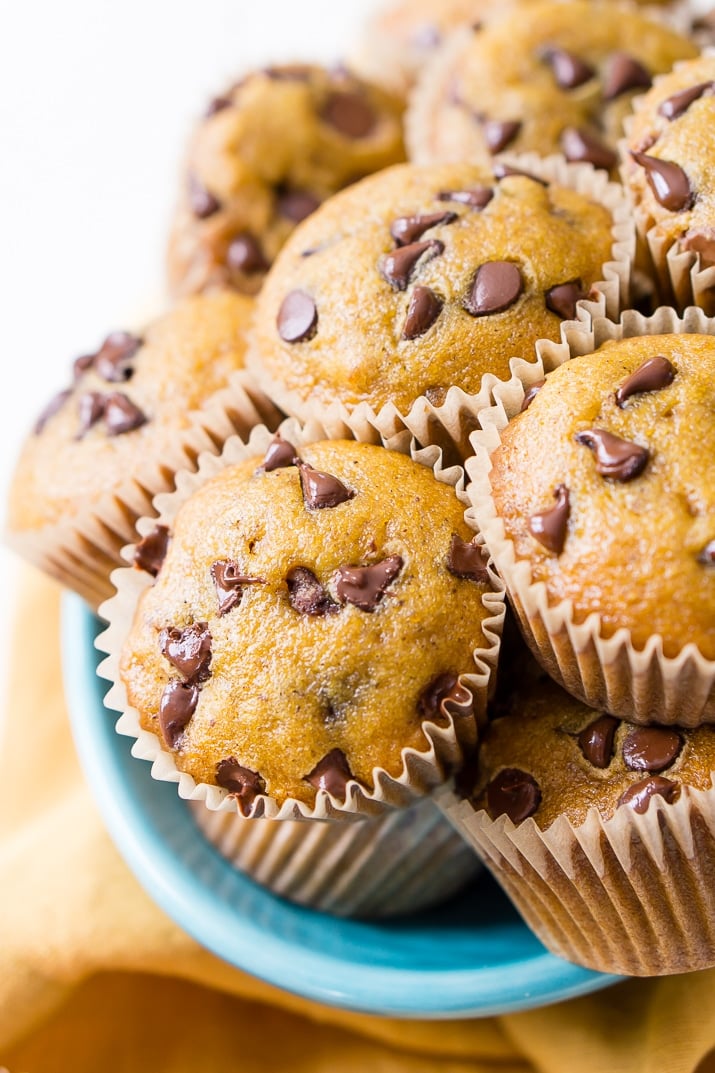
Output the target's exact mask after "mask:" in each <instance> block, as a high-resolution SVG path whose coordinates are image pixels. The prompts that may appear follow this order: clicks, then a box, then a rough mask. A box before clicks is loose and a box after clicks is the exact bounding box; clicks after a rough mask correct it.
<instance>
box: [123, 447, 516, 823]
mask: <svg viewBox="0 0 715 1073" xmlns="http://www.w3.org/2000/svg"><path fill="white" fill-rule="evenodd" d="M252 442H255V441H252ZM229 448H233V449H234V450H235V451H237V452H238V456H235V455H234V456H232V455H231V453H230V450H229ZM432 457H434V456H432ZM234 458H237V460H233V459H234ZM456 474H457V471H456V470H453V471H451V476H452V479H456ZM181 487H182V491H181V492H177V493H176V495H175V496H174V497H165V503H164V507H165V509H164V515H163V517H162V518H161V524H163V525H164V526H165V533H164V537H165V538H166V537H167V536H168V539H165V540H164V541H163V543H164V547H165V557H164V558H163V562H162V564H161V565H160V566H159V567H158V569H157V570H152V575H153V574H156V577H155V579H154V578H153V576H152V577H148V576H147V575H146V574H143V575H142V576H143V578H144V581H143V582H141V581H139V582H137V580H136V578H137V571H136V569H134V568H132V567H129V568H127V569H126V570H124V571H119V572H118V575H120V576H118V579H117V588H118V594H117V597H116V598H115V599H114V600H113V601H110V602H109V604H107V605H105V606H106V615H107V619H108V621H109V623H110V630H109V631H108V636H109V638H110V639H109V640H108V641H106V642H105V644H104V647H105V650H106V651H108V652H110V653H111V654H112V656H113V662H112V667H111V668H110V670H109V671H107V672H106V674H107V676H108V677H110V678H111V679H112V680H113V681H114V682H115V686H116V687H117V688H118V689H120V690H121V699H120V700H119V701H118V702H116V701H115V702H113V706H115V707H116V708H117V709H118V710H120V711H124V710H126V711H128V712H130V713H131V718H132V719H133V720H135V721H136V726H135V727H134V729H133V730H132V731H131V732H132V733H133V734H134V736H137V737H139V736H141V730H140V727H141V728H143V729H144V730H145V731H149V732H150V733H151V735H152V740H153V741H154V742H155V749H156V754H155V757H156V755H159V753H158V746H159V743H161V747H162V754H161V755H162V764H164V765H165V766H166V765H169V766H170V768H171V771H170V776H169V777H172V778H180V779H184V780H186V779H187V778H188V776H190V777H191V778H190V780H189V782H187V784H186V785H187V787H189V786H190V787H191V789H190V790H189V789H186V790H185V793H186V794H188V795H189V796H194V797H195V796H197V794H199V793H204V792H206V791H208V793H207V803H208V804H209V807H214V808H217V807H222V806H224V807H225V802H226V799H227V798H228V797H230V801H229V802H228V804H229V805H231V807H233V808H234V810H235V809H236V808H237V809H238V810H239V811H241V812H243V813H244V814H251V815H254V816H256V815H263V814H267V815H276V814H279V815H280V816H281V817H282V818H290V817H294V816H295V815H296V809H297V810H298V811H297V815H299V816H300V815H306V814H311V815H312V814H313V810H314V809H316V807H318V806H319V808H318V811H319V813H320V815H323V814H324V813H325V810H326V809H327V810H328V813H330V812H333V813H335V812H337V813H340V812H343V813H345V812H352V813H354V812H355V811H358V812H364V811H372V812H375V811H381V810H383V809H384V807H385V805H386V803H387V804H390V803H393V804H394V803H395V802H398V803H404V802H405V801H414V799H415V796H416V795H417V796H419V795H421V794H425V793H428V792H429V791H430V790H431V789H432V788H433V787H434V785H436V784H437V783H439V782H442V781H444V779H445V778H446V771H447V769H448V768H449V767H451V766H453V765H454V764H457V763H459V762H460V760H461V758H462V756H463V749H464V748H465V747H467V746H468V745H470V744H471V743H473V741H474V734H475V720H476V717H477V716H478V715H479V713H480V711H481V712H483V710H484V705H485V702H486V697H487V693H488V689H489V687H490V681H491V670H490V668H491V667H492V666H493V664H494V663H495V661H496V655H497V651H498V630H499V629H500V624H501V620H502V618H503V600H502V596H501V593H500V592H499V591H496V592H495V589H497V590H498V589H499V583H498V581H497V579H496V577H495V575H494V576H491V577H490V575H489V573H488V572H487V569H486V566H485V562H484V558H483V556H482V553H481V549H480V548H479V547H478V546H477V544H476V543H475V542H474V537H475V534H474V531H473V530H472V529H471V528H470V526H469V525H468V524H467V522H466V521H465V517H464V509H465V508H464V503H463V502H461V501H460V497H459V495H458V494H456V492H455V488H454V487H452V486H450V484H448V483H445V482H444V480H440V479H437V477H436V476H435V473H434V472H433V471H432V469H431V468H430V467H429V466H428V465H422V464H420V463H419V462H418V461H417V460H414V459H413V458H411V457H410V456H409V455H405V454H402V453H400V452H399V451H396V450H389V449H387V448H385V447H383V446H382V445H380V444H367V443H358V442H353V441H348V440H337V441H325V440H323V441H319V442H313V443H304V444H301V443H295V442H294V441H292V440H289V439H288V438H287V435H286V434H283V433H281V434H279V435H278V436H276V437H275V438H274V439H273V440H269V441H268V443H267V445H266V447H265V448H264V453H262V454H261V455H260V456H258V457H257V456H256V455H255V454H252V453H251V451H250V449H249V448H245V447H243V445H241V444H240V443H237V442H236V441H235V440H234V441H231V442H230V443H229V444H227V445H226V451H225V452H224V455H222V456H221V457H220V458H219V459H212V458H208V459H207V462H206V470H205V472H202V471H199V473H198V474H196V475H194V477H193V478H191V479H189V480H187V481H184V483H183V485H182V486H181ZM462 498H464V496H463V494H462ZM172 500H173V505H172ZM174 511H175V514H173V512H174ZM415 511H418V512H419V519H420V521H419V525H415ZM172 514H173V517H172V516H171V515H172ZM152 524H153V523H150V525H152ZM156 535H157V533H156V529H150V531H149V532H147V533H145V534H144V536H145V538H146V539H147V540H149V541H153V540H155V539H156ZM143 545H144V541H142V542H140V544H139V546H138V548H137V549H136V550H135V555H136V552H137V551H138V552H139V553H140V555H139V565H140V566H142V565H143V556H142V554H141V553H142V548H143ZM150 558H152V561H153V563H154V565H155V566H156V565H158V564H157V563H156V561H155V559H154V558H153V557H150ZM137 585H139V586H140V587H142V586H143V588H142V591H141V594H140V595H139V597H138V599H137V598H136V590H137ZM145 737H146V735H145ZM202 787H203V790H202V789H201V788H202ZM283 805H285V806H286V808H285V809H283V811H282V812H281V807H282V806H283Z"/></svg>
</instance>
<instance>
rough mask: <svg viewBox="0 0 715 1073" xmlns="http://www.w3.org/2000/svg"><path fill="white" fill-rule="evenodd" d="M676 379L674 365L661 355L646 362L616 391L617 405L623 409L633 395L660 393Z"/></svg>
mask: <svg viewBox="0 0 715 1073" xmlns="http://www.w3.org/2000/svg"><path fill="white" fill-rule="evenodd" d="M674 379H675V369H674V367H673V365H672V364H671V363H670V362H669V361H668V359H667V358H664V357H663V356H662V355H661V354H656V356H655V357H654V358H648V360H647V361H644V362H643V364H642V365H640V366H639V367H638V368H637V369H636V371H635V372H634V373H631V375H630V376H629V377H627V378H626V379H625V380H624V381H623V383H622V384H621V386H620V387H619V388H618V390H617V391H616V404H617V405H618V406H619V407H620V408H621V409H623V407H624V406H625V404H626V402H627V401H628V399H630V398H631V396H632V395H642V394H644V393H645V392H646V391H660V390H661V389H662V388H664V387H667V386H668V384H672V383H673V380H674Z"/></svg>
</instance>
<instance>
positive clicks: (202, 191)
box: [189, 174, 221, 220]
mask: <svg viewBox="0 0 715 1073" xmlns="http://www.w3.org/2000/svg"><path fill="white" fill-rule="evenodd" d="M189 204H190V205H191V211H192V212H193V214H194V216H196V217H198V219H199V220H206V219H207V218H208V217H209V216H213V215H214V213H216V212H218V211H219V209H220V208H221V202H220V201H218V200H217V199H216V198H215V197H214V196H213V194H212V193H210V192H209V191H208V190H207V189H206V187H205V186H204V185H203V184H202V183H201V182H200V181H199V180H198V178H197V177H196V176H195V175H193V174H191V175H190V176H189Z"/></svg>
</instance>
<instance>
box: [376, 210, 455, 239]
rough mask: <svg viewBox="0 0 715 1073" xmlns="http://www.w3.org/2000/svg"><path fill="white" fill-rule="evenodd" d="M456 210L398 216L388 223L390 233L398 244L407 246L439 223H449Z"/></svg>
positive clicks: (453, 218) (453, 217)
mask: <svg viewBox="0 0 715 1073" xmlns="http://www.w3.org/2000/svg"><path fill="white" fill-rule="evenodd" d="M456 219H457V214H456V212H432V213H429V214H425V215H423V216H399V217H398V218H397V219H396V220H393V222H392V224H391V225H390V234H391V235H392V237H393V238H394V240H395V242H396V243H397V245H398V246H409V245H411V244H412V243H413V242H417V240H418V239H420V238H422V236H423V235H424V233H425V231H430V230H431V229H432V228H433V227H439V225H440V224H451V223H452V221H453V220H456Z"/></svg>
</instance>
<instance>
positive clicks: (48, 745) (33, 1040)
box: [0, 566, 715, 1073]
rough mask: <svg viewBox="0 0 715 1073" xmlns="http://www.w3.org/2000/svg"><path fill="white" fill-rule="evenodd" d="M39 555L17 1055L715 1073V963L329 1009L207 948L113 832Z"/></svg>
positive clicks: (13, 1060)
mask: <svg viewBox="0 0 715 1073" xmlns="http://www.w3.org/2000/svg"><path fill="white" fill-rule="evenodd" d="M21 569H22V571H23V574H22V577H21V580H20V585H19V590H18V599H17V606H16V607H15V608H13V609H10V613H11V614H12V616H13V617H12V635H13V652H12V655H11V659H10V661H9V663H10V671H9V681H8V682H7V683H6V689H5V691H4V696H5V701H6V712H5V720H4V724H5V725H4V731H3V739H2V742H1V743H0V744H1V745H2V748H1V749H0V1066H4V1067H6V1069H7V1070H9V1071H10V1073H60V1071H61V1073H85V1071H87V1073H89V1071H91V1073H96V1071H97V1070H102V1073H115V1071H117V1073H123V1071H127V1073H129V1071H131V1073H144V1071H145V1070H146V1073H150V1071H151V1073H184V1071H186V1073H215V1071H216V1070H222V1071H225V1073H231V1071H233V1070H236V1071H238V1070H241V1071H244V1070H266V1071H267V1073H284V1071H285V1073H335V1071H336V1070H339V1071H340V1073H364V1071H365V1070H366V1069H370V1070H373V1071H374V1073H428V1071H443V1073H466V1071H468V1070H470V1071H485V1073H486V1071H494V1073H497V1071H498V1073H527V1071H532V1070H538V1071H547V1073H561V1071H563V1073H574V1071H575V1070H578V1073H693V1071H695V1070H696V1069H697V1070H698V1073H715V1051H714V1052H713V1054H712V1056H711V1057H709V1058H708V1057H707V1055H708V1052H710V1051H711V1049H712V1048H715V970H713V971H708V972H702V973H694V974H691V975H688V976H680V977H666V978H662V979H652V980H628V981H624V982H623V983H619V984H617V985H615V986H614V987H610V988H607V989H605V990H604V991H601V992H599V993H598V994H595V995H592V996H589V997H587V998H582V999H575V1000H572V1001H570V1002H565V1003H561V1004H558V1005H552V1006H549V1007H545V1008H543V1009H539V1010H533V1011H528V1012H525V1013H520V1014H511V1015H509V1016H504V1017H496V1018H486V1019H474V1020H460V1021H440V1022H430V1021H411V1020H398V1019H388V1018H380V1017H372V1016H367V1015H364V1014H355V1013H351V1012H347V1011H344V1010H339V1009H333V1008H330V1007H327V1006H320V1005H317V1004H316V1003H313V1002H310V1001H307V1000H304V999H302V998H299V997H296V996H294V995H292V994H291V993H290V991H281V990H278V989H277V988H274V987H271V986H269V985H267V984H264V983H262V982H261V981H259V980H256V979H254V978H252V977H250V976H248V975H246V974H244V973H242V972H239V971H238V970H236V969H233V968H231V967H230V966H229V965H227V964H225V963H224V962H222V961H221V960H220V959H218V958H216V957H214V956H213V955H212V954H209V953H207V952H206V951H205V950H203V949H202V948H201V947H200V946H199V945H198V944H197V943H196V942H194V940H193V939H191V938H189V937H188V936H187V935H185V934H184V933H183V932H182V931H181V930H180V929H179V928H178V927H177V926H176V925H175V924H173V923H172V921H170V920H169V919H168V918H167V917H166V916H165V915H164V914H163V913H162V912H161V910H159V909H158V908H157V907H156V906H155V905H154V904H153V903H152V902H151V901H150V899H149V898H148V897H147V895H146V894H145V893H144V891H143V890H142V888H141V887H140V886H139V885H138V883H137V882H136V881H135V879H134V877H133V876H132V874H131V873H130V872H129V871H128V869H127V867H126V866H125V864H124V863H123V861H122V859H121V858H120V856H119V855H118V853H117V852H116V850H115V849H114V846H113V845H112V843H111V841H110V839H109V838H108V836H107V834H106V833H105V831H104V828H103V826H102V822H101V819H100V818H99V815H98V813H97V811H96V809H95V807H94V804H93V802H92V799H91V797H90V795H89V792H88V790H87V788H86V786H85V784H84V781H83V779H82V775H81V772H80V770H79V767H78V764H77V759H76V757H75V753H74V749H73V745H72V739H71V736H70V731H69V724H68V720H67V713H66V709H65V704H64V698H63V693H62V680H61V670H60V648H59V644H60V638H59V605H60V596H61V591H60V590H59V588H58V587H57V586H56V585H55V584H54V583H53V582H52V581H50V580H48V579H47V578H45V577H44V576H41V575H39V574H37V573H36V572H35V571H33V570H32V569H31V568H29V567H24V566H23V567H21ZM286 986H287V987H290V966H289V965H286ZM0 1073H1V1071H0Z"/></svg>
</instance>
